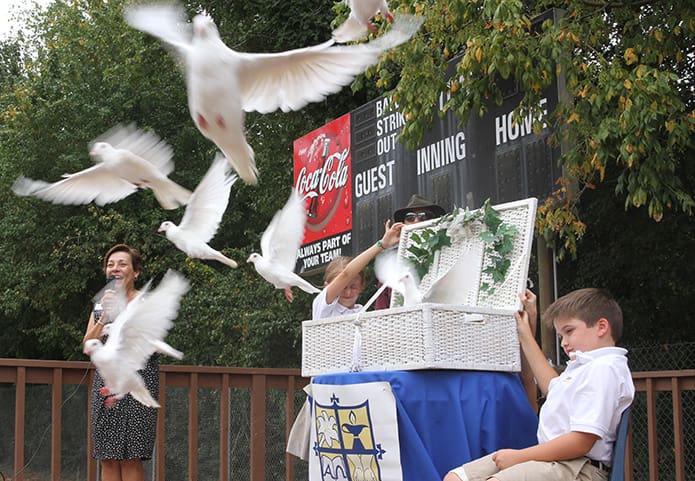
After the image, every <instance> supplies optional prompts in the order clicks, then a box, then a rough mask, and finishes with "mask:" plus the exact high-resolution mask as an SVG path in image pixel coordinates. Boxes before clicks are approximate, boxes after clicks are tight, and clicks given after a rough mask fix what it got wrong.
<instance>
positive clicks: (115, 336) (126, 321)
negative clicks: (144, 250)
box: [106, 270, 189, 370]
mask: <svg viewBox="0 0 695 481" xmlns="http://www.w3.org/2000/svg"><path fill="white" fill-rule="evenodd" d="M188 288H189V284H188V281H187V280H186V279H185V278H184V277H183V276H182V275H181V274H179V273H177V272H174V271H171V270H170V271H167V273H166V274H165V275H164V277H163V278H162V281H161V282H160V283H159V285H158V286H157V288H156V289H153V290H151V291H143V292H142V293H141V294H140V295H139V296H138V297H137V298H136V299H134V300H133V301H131V302H130V303H129V304H128V307H127V308H126V310H125V311H124V312H123V313H122V314H121V315H120V316H119V319H117V320H116V321H115V322H114V324H116V322H120V326H118V327H117V328H116V329H115V330H111V331H109V338H108V340H107V341H106V345H109V344H112V345H113V346H114V350H115V351H116V353H117V357H118V358H119V359H121V360H122V362H123V363H125V364H127V365H128V366H129V367H134V368H135V370H139V369H143V368H144V367H145V365H146V364H147V359H149V357H150V356H151V355H152V354H153V353H154V352H155V350H156V348H157V342H153V341H162V340H164V338H165V337H166V335H167V333H168V332H169V329H171V327H172V326H173V320H174V319H175V318H176V316H177V314H178V311H179V306H180V303H181V297H183V295H184V294H185V293H186V292H187V291H188ZM121 317H122V319H121ZM114 327H116V326H114Z"/></svg>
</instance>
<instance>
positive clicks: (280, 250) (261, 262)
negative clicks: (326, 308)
mask: <svg viewBox="0 0 695 481" xmlns="http://www.w3.org/2000/svg"><path fill="white" fill-rule="evenodd" d="M305 223H306V211H305V209H304V205H303V202H302V199H301V198H300V197H299V194H298V193H297V191H296V190H295V189H292V193H291V194H290V198H289V199H288V200H287V202H286V203H285V206H284V207H283V208H282V209H280V210H279V211H277V212H276V213H275V216H273V220H272V221H270V224H269V225H268V227H267V228H266V230H265V232H263V235H262V236H261V252H262V253H263V254H262V255H261V254H258V253H256V252H254V253H253V254H251V255H250V256H249V258H248V259H247V260H246V262H253V264H254V267H255V268H256V271H257V272H258V273H259V274H260V275H261V277H263V279H265V280H266V281H268V282H270V283H271V284H273V285H274V286H275V287H276V288H277V289H284V290H285V297H286V298H287V300H288V301H290V302H292V300H293V299H294V297H293V296H292V286H297V287H299V288H300V289H301V290H303V291H304V292H308V293H309V294H317V293H319V292H321V290H320V289H318V288H316V287H314V286H313V285H311V284H310V283H309V282H308V281H306V280H305V279H303V278H302V277H300V276H298V275H297V274H295V273H294V266H295V263H296V260H297V249H299V246H300V244H301V243H302V240H303V239H304V224H305Z"/></svg>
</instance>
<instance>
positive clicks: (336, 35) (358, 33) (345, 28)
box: [332, 15, 367, 43]
mask: <svg viewBox="0 0 695 481" xmlns="http://www.w3.org/2000/svg"><path fill="white" fill-rule="evenodd" d="M332 35H333V40H335V41H336V42H339V43H347V42H352V41H354V40H360V39H361V38H364V37H366V36H367V26H366V25H364V24H363V23H362V22H360V21H359V20H358V19H357V18H355V17H354V16H352V15H350V16H349V17H348V19H347V20H345V21H344V22H343V23H342V24H341V25H340V26H339V27H338V28H336V29H335V30H333V33H332Z"/></svg>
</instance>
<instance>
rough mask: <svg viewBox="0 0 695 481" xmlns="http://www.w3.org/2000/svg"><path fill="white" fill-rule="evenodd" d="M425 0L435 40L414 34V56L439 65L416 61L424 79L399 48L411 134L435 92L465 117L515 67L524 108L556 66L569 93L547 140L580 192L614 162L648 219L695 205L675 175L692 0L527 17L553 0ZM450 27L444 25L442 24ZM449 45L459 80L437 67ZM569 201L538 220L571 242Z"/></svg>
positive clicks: (694, 130)
mask: <svg viewBox="0 0 695 481" xmlns="http://www.w3.org/2000/svg"><path fill="white" fill-rule="evenodd" d="M430 3H431V2H424V1H415V2H412V3H410V2H409V3H408V5H411V6H414V8H415V10H416V11H422V12H426V13H428V17H427V26H428V31H429V32H440V34H439V35H438V36H437V38H436V39H435V38H429V37H427V36H418V37H417V38H416V39H415V40H414V41H413V42H415V43H418V44H419V45H421V48H420V49H417V51H418V55H419V57H421V56H422V53H423V52H425V54H426V55H429V56H430V57H431V58H433V59H435V62H436V65H439V66H438V67H437V66H436V65H435V66H433V67H434V68H430V67H428V68H426V69H423V70H424V71H425V72H426V75H425V76H423V78H420V77H419V74H420V71H419V69H416V68H412V69H411V68H410V67H408V65H409V64H411V65H417V64H418V59H415V58H412V59H411V58H410V57H409V54H408V53H407V52H406V53H404V54H403V55H402V56H401V58H402V60H403V61H404V65H405V68H404V69H403V71H402V72H401V80H400V83H399V87H398V89H399V90H404V91H408V92H410V95H404V100H406V102H404V104H405V109H406V111H407V112H409V113H411V114H412V120H411V121H409V122H408V125H407V126H406V128H405V129H404V134H403V136H404V137H405V139H406V140H407V142H408V144H409V145H411V146H412V145H414V144H416V143H417V142H418V141H419V140H420V138H421V136H422V133H423V131H424V130H425V129H427V128H428V127H429V125H430V119H431V118H432V114H431V106H432V105H434V104H435V99H436V95H437V93H438V92H441V91H447V92H449V93H450V94H451V95H450V99H449V100H448V102H447V103H446V104H445V106H444V109H445V110H452V109H453V110H454V111H455V112H456V113H457V115H458V116H459V117H460V118H462V119H466V118H468V116H469V115H482V114H484V113H485V111H486V106H487V105H489V103H490V102H493V103H500V102H501V99H502V95H501V85H500V83H499V79H500V78H502V79H505V78H515V79H517V80H518V81H520V84H521V86H522V90H523V91H524V99H523V101H522V104H521V105H520V107H519V109H518V113H522V112H523V113H526V110H533V108H534V107H533V106H535V105H538V100H539V99H540V97H541V96H542V95H543V92H544V91H545V90H546V89H547V88H549V87H551V86H552V85H553V84H554V82H555V79H556V77H561V78H562V79H563V80H564V83H565V85H566V87H567V89H568V93H569V95H568V96H567V97H565V98H563V100H562V102H561V103H560V105H559V106H558V108H557V109H556V110H555V111H554V112H551V113H550V114H549V118H551V119H552V120H553V125H554V126H555V131H554V132H553V135H552V136H551V140H552V141H553V142H555V145H560V143H562V146H563V157H562V163H563V167H564V168H565V171H566V173H567V175H568V176H570V177H571V178H572V179H573V181H574V182H575V183H576V184H577V186H578V188H577V189H576V195H577V196H580V195H581V192H583V190H584V188H585V186H593V185H595V184H596V183H597V182H603V181H604V180H605V178H606V167H607V166H608V165H611V166H612V165H616V166H618V167H619V168H622V169H625V172H624V174H623V175H622V176H621V177H619V178H618V180H617V187H616V191H617V193H618V194H619V195H621V196H623V199H624V200H625V203H626V205H627V206H632V207H639V208H646V209H647V212H648V214H649V215H650V216H651V217H652V218H653V219H654V220H659V219H661V218H662V217H663V216H664V215H667V214H668V211H669V210H671V209H679V210H683V211H685V212H692V209H693V206H694V205H695V204H694V201H693V197H692V194H691V193H690V192H688V191H687V189H685V188H684V185H683V183H682V181H681V177H682V175H681V171H682V169H683V168H684V162H686V159H692V158H693V157H694V156H695V140H694V139H695V126H694V125H693V121H692V117H693V108H694V107H695V100H694V99H693V95H692V89H693V85H694V84H695V70H694V66H693V64H694V62H693V61H692V60H693V59H692V52H693V39H694V38H695V20H694V19H695V5H693V4H692V2H687V1H684V0H676V1H669V2H646V3H645V2H641V3H639V4H631V3H622V4H610V5H609V4H606V5H605V8H603V7H602V6H599V5H597V4H592V3H591V2H582V1H574V0H568V1H566V2H563V9H564V10H562V11H560V10H558V11H556V15H555V16H554V17H549V18H547V19H546V20H544V21H543V22H541V23H539V24H534V25H533V26H532V24H531V20H532V19H533V18H535V17H536V16H538V15H539V14H541V13H543V12H544V11H546V10H547V9H548V8H550V7H553V6H555V5H556V2H550V1H543V2H535V4H534V10H533V11H526V10H525V9H524V7H523V5H522V2H517V1H514V0H496V1H479V2H470V1H469V2H460V1H456V0H448V1H443V2H434V5H430ZM447 27H448V28H449V31H450V32H451V33H449V34H444V33H443V32H446V28H447ZM411 48H412V49H413V50H416V49H415V48H414V47H409V49H411ZM442 51H445V52H447V55H441V54H440V52H442ZM457 52H458V54H459V55H461V57H460V61H459V63H458V65H457V82H456V88H455V89H452V88H450V87H444V88H443V87H442V82H437V81H436V76H437V75H440V76H442V77H443V76H444V68H443V67H442V66H441V65H443V64H444V63H445V62H446V59H447V58H449V56H456V53H457ZM685 52H690V56H691V58H690V62H689V63H688V62H684V59H686V57H685V56H684V53H685ZM449 85H450V84H449ZM433 91H434V92H433ZM525 109H526V110H525ZM577 200H578V199H577V198H572V199H570V200H566V201H562V202H560V201H559V200H558V199H554V200H553V201H552V202H550V203H549V204H548V205H546V207H545V208H544V210H543V215H542V216H541V218H542V219H544V220H543V221H541V222H539V225H538V227H539V228H540V229H546V230H545V232H546V234H548V236H549V239H557V240H558V242H559V244H558V245H561V246H562V247H563V249H564V250H565V251H567V252H568V253H573V252H574V248H575V246H576V241H577V239H578V238H579V237H581V234H582V232H583V230H584V228H585V226H583V224H582V223H581V221H580V220H579V218H578V217H577V216H578V211H577V210H576V208H575V207H574V206H575V205H576V202H577ZM556 210H558V211H557V212H555V211H556ZM559 211H564V213H563V212H559ZM573 224H574V225H573ZM565 236H570V237H572V238H571V239H569V238H566V237H565Z"/></svg>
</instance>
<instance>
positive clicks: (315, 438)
mask: <svg viewBox="0 0 695 481" xmlns="http://www.w3.org/2000/svg"><path fill="white" fill-rule="evenodd" d="M311 389H312V395H313V398H312V404H311V449H310V450H309V480H310V481H402V479H403V474H402V471H401V454H400V448H399V444H398V421H397V417H396V401H395V398H394V397H393V393H392V392H391V386H390V385H389V383H387V382H371V383H364V384H345V385H335V384H312V385H311Z"/></svg>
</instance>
